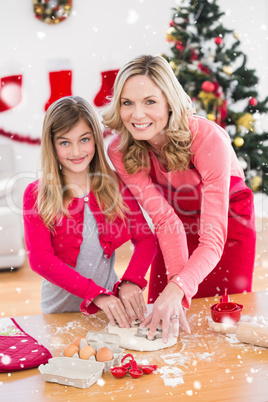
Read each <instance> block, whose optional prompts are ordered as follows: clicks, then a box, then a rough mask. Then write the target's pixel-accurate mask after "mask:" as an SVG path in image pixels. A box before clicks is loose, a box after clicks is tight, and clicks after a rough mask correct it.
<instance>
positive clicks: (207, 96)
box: [198, 91, 216, 110]
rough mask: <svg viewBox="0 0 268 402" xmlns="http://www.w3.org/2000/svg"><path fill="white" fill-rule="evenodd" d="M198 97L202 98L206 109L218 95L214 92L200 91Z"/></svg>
mask: <svg viewBox="0 0 268 402" xmlns="http://www.w3.org/2000/svg"><path fill="white" fill-rule="evenodd" d="M198 98H199V99H201V101H202V103H203V105H204V107H205V109H206V110H207V109H208V105H209V104H210V103H212V102H214V101H215V99H216V96H215V95H214V94H213V93H212V92H205V91H200V92H199V94H198Z"/></svg>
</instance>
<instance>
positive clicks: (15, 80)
mask: <svg viewBox="0 0 268 402" xmlns="http://www.w3.org/2000/svg"><path fill="white" fill-rule="evenodd" d="M0 83H1V84H0V112H5V111H6V110H9V109H12V108H13V107H15V106H17V105H18V104H19V103H20V102H21V99H22V89H21V85H22V75H11V76H8V77H3V78H1V79H0Z"/></svg>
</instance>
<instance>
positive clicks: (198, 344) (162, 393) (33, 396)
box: [0, 292, 268, 402]
mask: <svg viewBox="0 0 268 402" xmlns="http://www.w3.org/2000/svg"><path fill="white" fill-rule="evenodd" d="M217 301H219V298H205V299H196V300H193V301H192V306H191V309H190V310H189V312H188V315H187V317H188V321H189V324H190V327H191V331H192V334H191V335H186V334H185V332H184V331H183V330H182V332H181V335H180V338H179V340H178V343H177V344H176V345H174V346H173V347H171V348H168V349H162V350H159V351H156V352H133V355H134V358H135V359H136V360H137V361H138V362H141V361H143V362H144V361H146V362H149V363H152V364H157V365H158V368H159V369H158V372H157V373H156V374H155V373H153V374H150V375H143V376H142V377H140V378H139V379H133V378H132V377H130V376H126V377H124V378H122V379H116V378H114V377H113V376H112V374H111V373H110V372H107V373H105V374H104V375H103V377H102V379H103V381H101V383H99V384H98V383H95V384H94V385H93V386H91V387H90V388H86V389H79V388H74V387H68V386H63V385H59V384H54V383H49V382H45V381H44V380H43V377H42V376H41V374H40V373H39V370H38V369H30V370H25V371H20V372H13V373H9V374H8V373H3V374H0V400H1V401H3V402H4V401H5V402H6V401H8V402H13V401H16V402H24V401H25V402H31V401H35V402H42V401H63V400H64V401H89V400H90V401H91V402H95V401H97V402H102V401H122V402H126V401H140V402H143V401H145V400H150V401H159V402H160V401H161V402H162V401H163V400H167V401H175V400H176V401H206V402H210V401H217V402H221V401H222V402H226V401H235V402H239V401H241V402H242V401H243V402H247V401H248V402H259V401H261V402H267V401H268V349H266V348H260V347H257V346H252V345H247V344H242V343H239V342H237V340H236V339H235V336H234V335H233V338H230V337H228V336H225V335H221V334H217V333H214V332H213V331H212V330H211V329H210V328H209V325H208V323H209V320H210V306H211V305H212V304H214V303H215V302H217ZM231 301H234V302H237V303H241V304H243V305H244V310H243V315H242V319H243V320H244V321H251V320H255V321H256V320H257V321H258V322H259V321H260V320H262V318H263V319H264V320H266V322H267V320H268V292H256V293H248V294H240V295H233V296H231ZM16 321H17V322H18V324H19V325H20V326H21V327H22V328H23V329H24V330H25V331H26V332H27V333H28V334H30V335H31V336H33V337H34V338H35V339H37V340H38V341H39V342H40V343H42V344H43V345H44V346H46V347H47V348H48V349H49V350H50V351H51V353H52V355H53V357H55V356H59V355H60V353H61V352H62V350H63V348H64V346H66V345H67V344H68V343H69V342H70V341H72V340H73V339H74V337H76V336H79V335H85V334H86V333H87V331H88V330H98V331H103V330H105V328H106V326H107V321H106V319H105V316H104V315H103V313H98V314H96V315H93V316H91V317H85V316H83V315H81V314H80V313H68V314H67V313H65V314H48V315H33V316H25V317H16ZM126 353H128V351H126Z"/></svg>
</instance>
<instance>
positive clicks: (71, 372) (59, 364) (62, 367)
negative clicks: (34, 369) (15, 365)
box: [38, 357, 104, 388]
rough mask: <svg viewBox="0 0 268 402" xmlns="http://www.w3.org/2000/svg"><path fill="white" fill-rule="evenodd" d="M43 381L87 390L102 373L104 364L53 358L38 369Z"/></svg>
mask: <svg viewBox="0 0 268 402" xmlns="http://www.w3.org/2000/svg"><path fill="white" fill-rule="evenodd" d="M38 369H39V371H40V373H41V374H42V376H43V378H44V380H45V381H48V382H54V383H58V384H62V385H69V386H72V387H77V388H89V387H91V385H93V384H94V383H95V382H97V381H98V380H99V379H100V378H101V377H102V373H103V371H104V363H101V362H96V361H94V360H91V359H89V360H82V359H72V358H69V357H53V358H51V359H49V361H48V363H47V364H41V365H40V366H39V367H38Z"/></svg>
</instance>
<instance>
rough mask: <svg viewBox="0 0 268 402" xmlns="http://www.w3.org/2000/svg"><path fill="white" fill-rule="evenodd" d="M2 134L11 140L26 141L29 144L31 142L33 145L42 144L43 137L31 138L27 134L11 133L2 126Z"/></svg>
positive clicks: (0, 129) (0, 130) (0, 133)
mask: <svg viewBox="0 0 268 402" xmlns="http://www.w3.org/2000/svg"><path fill="white" fill-rule="evenodd" d="M0 135H3V136H4V137H7V138H9V139H10V140H13V141H17V142H26V143H27V144H31V145H40V144H41V138H31V137H29V136H27V135H20V134H16V133H11V132H9V131H5V130H4V129H2V128H0Z"/></svg>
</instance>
